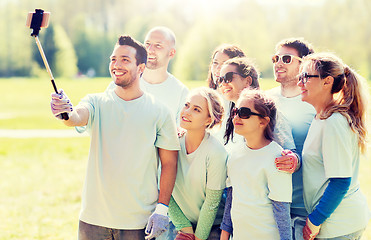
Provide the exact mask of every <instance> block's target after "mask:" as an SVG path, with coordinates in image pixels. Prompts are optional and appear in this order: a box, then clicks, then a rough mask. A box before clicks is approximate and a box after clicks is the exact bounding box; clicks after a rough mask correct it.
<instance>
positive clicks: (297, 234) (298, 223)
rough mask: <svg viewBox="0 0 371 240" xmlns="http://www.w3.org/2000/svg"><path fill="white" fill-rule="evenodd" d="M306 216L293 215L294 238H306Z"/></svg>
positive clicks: (299, 239)
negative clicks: (304, 230) (304, 234)
mask: <svg viewBox="0 0 371 240" xmlns="http://www.w3.org/2000/svg"><path fill="white" fill-rule="evenodd" d="M305 221H306V217H303V216H298V215H293V214H292V215H291V227H292V239H293V240H304V238H303V228H304V227H305Z"/></svg>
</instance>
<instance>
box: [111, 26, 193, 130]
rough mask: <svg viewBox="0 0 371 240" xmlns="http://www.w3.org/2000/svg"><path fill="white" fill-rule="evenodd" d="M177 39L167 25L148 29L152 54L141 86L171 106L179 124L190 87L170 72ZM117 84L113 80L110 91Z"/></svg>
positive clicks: (141, 79)
mask: <svg viewBox="0 0 371 240" xmlns="http://www.w3.org/2000/svg"><path fill="white" fill-rule="evenodd" d="M175 42H176V39H175V34H174V33H173V31H172V30H171V29H169V28H167V27H163V26H157V27H154V28H152V29H150V30H149V31H148V33H147V35H146V37H145V40H144V45H145V47H146V49H147V53H148V56H147V64H146V68H145V69H144V72H143V75H142V76H141V78H140V87H141V89H142V90H143V91H145V92H148V93H150V94H152V95H153V96H155V98H156V99H158V100H160V101H161V102H162V103H164V104H165V105H166V106H168V107H169V109H170V111H171V113H172V114H173V117H174V118H175V121H176V123H177V125H179V115H180V111H181V110H182V108H183V107H184V104H185V99H186V97H187V95H188V88H187V87H186V86H185V85H184V84H183V83H182V82H181V81H179V80H178V79H177V78H175V77H174V75H172V74H171V73H169V72H168V66H169V63H170V60H171V59H173V58H174V56H175V53H176V49H175ZM114 86H115V85H114V83H113V82H111V83H110V85H109V86H108V87H107V90H111V89H113V88H114Z"/></svg>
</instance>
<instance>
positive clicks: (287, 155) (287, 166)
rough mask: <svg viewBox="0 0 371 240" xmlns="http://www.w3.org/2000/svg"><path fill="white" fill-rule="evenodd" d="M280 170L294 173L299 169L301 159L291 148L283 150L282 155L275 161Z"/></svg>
mask: <svg viewBox="0 0 371 240" xmlns="http://www.w3.org/2000/svg"><path fill="white" fill-rule="evenodd" d="M274 162H275V164H276V168H277V169H278V170H279V171H283V172H287V173H294V172H295V171H296V170H297V169H296V168H297V166H298V163H299V159H298V157H297V155H296V154H295V153H293V152H292V151H290V150H283V151H282V156H281V157H278V158H276V160H275V161H274Z"/></svg>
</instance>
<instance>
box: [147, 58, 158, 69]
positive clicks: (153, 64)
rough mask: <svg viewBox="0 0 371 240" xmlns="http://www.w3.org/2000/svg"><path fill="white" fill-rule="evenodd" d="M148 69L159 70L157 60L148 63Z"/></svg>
mask: <svg viewBox="0 0 371 240" xmlns="http://www.w3.org/2000/svg"><path fill="white" fill-rule="evenodd" d="M146 68H148V69H151V70H155V69H157V68H159V64H158V62H157V60H156V61H150V62H149V61H147V64H146Z"/></svg>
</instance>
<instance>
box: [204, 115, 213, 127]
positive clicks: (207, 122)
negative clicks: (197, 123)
mask: <svg viewBox="0 0 371 240" xmlns="http://www.w3.org/2000/svg"><path fill="white" fill-rule="evenodd" d="M212 122H213V120H212V119H211V117H209V118H208V119H207V121H206V123H205V126H206V128H208V127H209V126H210V125H211V123H212Z"/></svg>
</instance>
